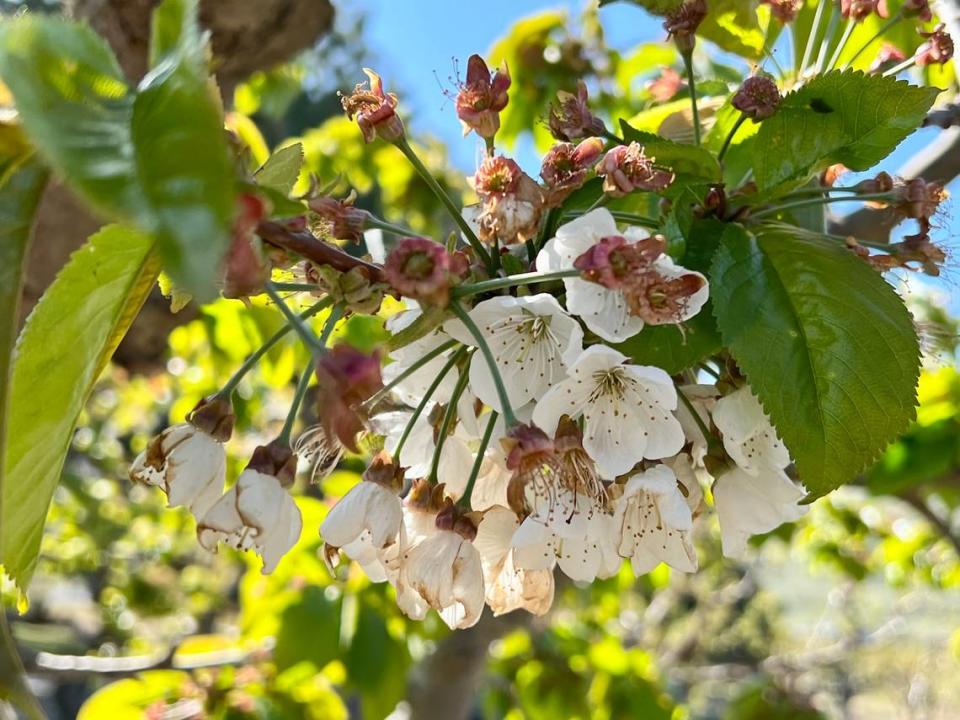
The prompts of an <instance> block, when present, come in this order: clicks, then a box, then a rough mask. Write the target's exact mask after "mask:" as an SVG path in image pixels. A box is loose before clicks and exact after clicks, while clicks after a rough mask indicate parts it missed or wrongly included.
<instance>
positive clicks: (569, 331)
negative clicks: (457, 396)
mask: <svg viewBox="0 0 960 720" xmlns="http://www.w3.org/2000/svg"><path fill="white" fill-rule="evenodd" d="M470 317H471V319H472V320H473V321H474V322H475V323H476V324H477V327H479V328H480V331H481V332H482V333H483V336H484V339H485V340H486V341H487V344H488V345H489V346H490V350H491V352H492V353H493V357H494V360H495V361H496V363H497V369H498V370H499V372H500V376H501V377H502V379H503V383H504V386H505V388H506V390H507V396H508V397H509V398H510V403H511V405H513V406H514V407H521V406H523V405H526V404H527V403H528V402H530V401H531V400H534V399H536V398H538V397H540V396H541V395H542V394H543V393H544V392H546V390H547V388H549V387H550V386H551V385H553V384H554V383H556V382H557V381H558V380H559V379H561V378H563V377H564V376H565V370H564V369H565V367H566V366H567V365H569V364H570V363H571V362H572V361H573V360H574V359H575V358H576V357H577V356H578V355H579V354H580V352H581V351H582V349H583V331H582V330H581V329H580V325H579V324H578V323H577V321H576V320H574V319H573V318H571V317H570V316H569V315H567V314H566V312H564V310H563V308H562V307H560V303H558V302H557V301H556V299H555V298H553V297H552V296H551V295H547V294H545V293H541V294H539V295H532V296H524V297H510V296H498V297H494V298H491V299H489V300H484V301H483V302H481V303H478V304H477V305H476V306H475V307H474V308H473V309H472V310H471V311H470ZM444 330H446V332H447V333H448V334H449V335H451V336H452V337H454V338H455V339H457V340H459V341H460V342H462V343H464V344H467V345H476V340H475V339H474V337H473V335H471V334H470V333H469V332H468V330H467V328H466V327H464V325H463V323H461V322H460V321H459V320H450V321H448V322H447V323H446V324H445V325H444ZM470 386H471V387H472V389H473V392H474V394H475V395H476V396H477V397H478V398H480V399H481V400H482V401H483V402H485V403H486V404H487V405H489V406H490V407H492V408H494V409H495V410H498V411H500V410H502V408H501V407H500V398H499V396H498V395H497V391H496V387H495V385H494V382H493V376H492V375H491V374H490V368H489V366H488V365H487V363H486V362H485V361H484V358H483V357H482V356H481V355H479V354H477V355H475V356H474V357H473V359H472V360H471V362H470Z"/></svg>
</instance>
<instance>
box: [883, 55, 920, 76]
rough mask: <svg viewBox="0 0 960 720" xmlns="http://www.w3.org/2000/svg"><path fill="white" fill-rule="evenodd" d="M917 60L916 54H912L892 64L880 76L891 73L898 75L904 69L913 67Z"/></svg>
mask: <svg viewBox="0 0 960 720" xmlns="http://www.w3.org/2000/svg"><path fill="white" fill-rule="evenodd" d="M916 62H917V56H916V55H914V56H913V57H912V58H907V59H906V60H904V61H903V62H902V63H900V64H899V65H894V66H893V67H892V68H890V69H889V70H887V71H886V72H884V73H883V75H882V76H881V77H890V76H891V75H899V74H900V73H901V72H903V71H904V70H907V69H908V68H911V67H913V65H914V64H915V63H916Z"/></svg>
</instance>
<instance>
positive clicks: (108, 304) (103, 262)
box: [0, 225, 159, 590]
mask: <svg viewBox="0 0 960 720" xmlns="http://www.w3.org/2000/svg"><path fill="white" fill-rule="evenodd" d="M153 246H154V241H153V238H151V237H150V236H148V235H144V234H143V233H141V232H139V231H136V230H133V229H131V228H127V227H123V226H118V225H111V226H109V227H106V228H104V229H103V230H101V231H99V232H98V233H97V234H95V235H94V236H92V237H91V238H90V240H88V241H87V243H86V245H84V246H83V247H82V248H80V249H79V250H77V251H76V252H75V253H74V254H73V256H72V257H71V258H70V261H69V262H68V263H67V265H66V266H65V267H64V268H63V269H62V270H61V271H60V274H59V275H57V278H56V280H54V282H53V284H52V285H51V286H50V287H49V288H47V291H46V292H45V293H44V295H43V297H42V298H41V299H40V302H39V303H37V306H36V307H35V308H34V310H33V312H32V313H31V314H30V317H29V318H28V319H27V323H26V325H25V326H24V328H23V331H22V332H21V334H20V337H19V339H18V340H17V346H16V350H15V357H14V365H13V371H12V376H11V381H10V413H9V416H8V420H9V426H10V428H11V431H10V433H9V435H8V437H7V445H6V448H5V454H4V458H3V477H4V478H6V481H5V482H4V485H3V487H2V502H0V513H2V515H0V564H2V565H3V566H4V568H5V569H6V571H7V573H8V574H9V575H10V576H11V577H12V578H13V579H14V580H15V581H16V583H17V585H18V586H19V587H20V589H21V590H24V589H25V588H26V586H27V584H28V583H29V582H30V578H31V576H32V574H33V570H34V567H35V566H36V562H37V553H38V552H39V549H40V538H41V535H42V534H43V525H44V520H45V518H46V514H47V508H48V507H49V505H50V499H51V498H52V497H53V491H54V489H55V488H56V486H57V482H58V481H59V479H60V471H61V468H62V467H63V462H64V458H65V457H66V454H67V450H68V448H69V447H70V441H71V439H72V436H73V429H74V426H75V424H76V421H77V417H78V415H79V414H80V410H81V409H82V408H83V405H84V403H85V402H86V400H87V397H88V396H89V394H90V391H91V389H92V387H93V384H94V382H95V381H96V379H97V377H98V376H99V375H100V372H101V371H102V370H103V368H104V367H105V366H106V364H107V362H108V360H109V359H110V356H111V355H112V354H113V351H114V349H115V348H116V346H117V344H118V343H119V342H120V339H121V338H122V337H123V335H124V333H125V332H126V331H127V328H128V327H129V325H130V323H131V322H132V321H133V318H134V317H135V316H136V314H137V312H138V311H139V310H140V307H141V305H142V304H143V301H144V300H145V299H146V297H147V293H148V292H149V291H150V288H151V287H152V286H153V283H154V281H155V280H156V277H157V274H158V272H159V262H158V261H157V259H156V257H155V255H154V253H153Z"/></svg>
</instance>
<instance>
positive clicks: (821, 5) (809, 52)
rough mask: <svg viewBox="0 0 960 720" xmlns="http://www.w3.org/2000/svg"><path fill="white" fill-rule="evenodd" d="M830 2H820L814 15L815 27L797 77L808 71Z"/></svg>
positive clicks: (812, 28)
mask: <svg viewBox="0 0 960 720" xmlns="http://www.w3.org/2000/svg"><path fill="white" fill-rule="evenodd" d="M829 2H830V0H820V2H819V3H818V4H817V11H816V13H814V15H813V25H811V26H810V34H809V35H807V45H806V47H805V48H804V49H803V60H801V61H800V71H799V72H798V73H797V77H800V76H801V75H803V71H804V70H806V69H807V63H808V62H810V56H811V55H812V54H813V46H814V44H815V43H816V39H817V33H819V32H820V19H821V18H822V17H823V8H824V7H826V5H827V4H828V3H829Z"/></svg>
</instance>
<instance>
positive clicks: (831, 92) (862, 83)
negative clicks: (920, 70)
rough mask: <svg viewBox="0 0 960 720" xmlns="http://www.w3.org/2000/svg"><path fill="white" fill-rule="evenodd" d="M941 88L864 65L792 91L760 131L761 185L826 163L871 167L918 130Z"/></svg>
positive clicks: (757, 155)
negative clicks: (920, 84)
mask: <svg viewBox="0 0 960 720" xmlns="http://www.w3.org/2000/svg"><path fill="white" fill-rule="evenodd" d="M939 92H940V91H939V90H938V89H937V88H931V87H917V86H914V85H910V84H909V83H907V82H905V81H903V80H896V79H894V78H892V77H889V78H884V77H880V76H878V75H864V74H863V73H862V72H859V71H852V70H847V71H844V72H839V71H834V72H830V73H827V74H826V75H821V76H818V77H816V78H814V79H813V80H811V81H810V83H809V84H807V85H805V86H804V87H802V88H801V89H800V90H797V91H796V92H792V93H790V94H789V95H787V96H786V97H785V98H784V99H783V102H782V103H781V105H780V108H779V109H778V110H777V113H776V115H774V116H773V117H771V118H768V119H767V120H764V121H763V123H761V125H760V130H759V131H758V133H757V136H756V142H755V147H758V148H763V152H757V153H754V156H753V157H754V159H753V169H754V174H755V176H756V180H757V184H758V185H759V187H760V188H761V189H767V188H771V187H773V186H775V185H778V184H779V183H782V182H785V181H789V180H797V179H799V180H803V179H804V178H806V177H808V176H810V175H811V174H813V173H814V172H817V171H819V170H821V169H823V168H824V167H826V166H827V165H831V164H834V163H843V164H844V165H846V166H847V167H849V168H850V169H851V170H868V169H870V168H871V167H872V166H873V165H875V164H876V163H878V162H880V160H882V159H883V158H885V157H886V156H887V155H888V154H890V152H891V151H892V150H893V149H894V148H895V147H896V146H897V145H899V144H900V142H901V141H902V140H903V139H904V138H905V137H907V135H909V134H910V133H911V132H913V131H914V130H916V129H917V128H918V127H919V126H920V123H921V121H922V120H923V118H924V117H925V116H926V114H927V111H928V110H929V109H930V106H931V105H932V104H933V101H934V100H935V99H936V97H937V94H938V93H939Z"/></svg>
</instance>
